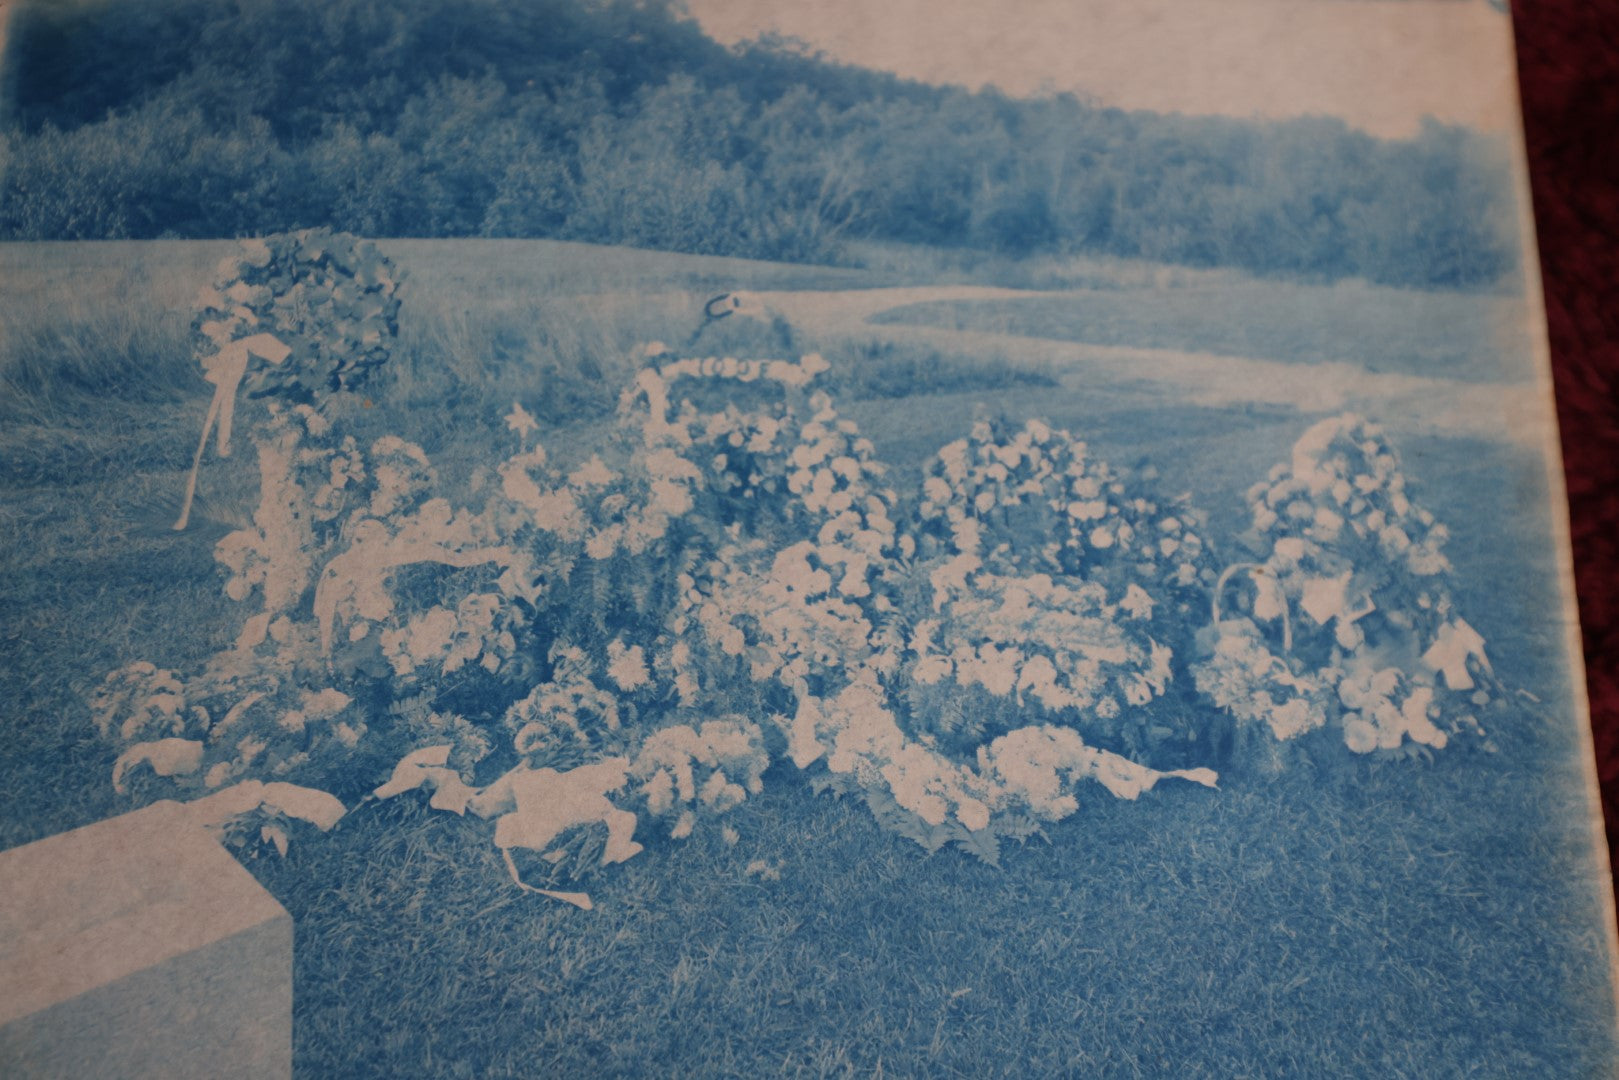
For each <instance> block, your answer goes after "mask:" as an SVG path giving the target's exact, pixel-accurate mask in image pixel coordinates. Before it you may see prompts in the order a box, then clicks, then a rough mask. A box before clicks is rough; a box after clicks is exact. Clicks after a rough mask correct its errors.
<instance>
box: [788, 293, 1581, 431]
mask: <svg viewBox="0 0 1619 1080" xmlns="http://www.w3.org/2000/svg"><path fill="white" fill-rule="evenodd" d="M756 295H757V296H758V298H759V300H760V301H761V302H762V303H763V304H764V305H765V307H766V308H767V310H770V311H774V312H777V313H779V314H781V315H782V316H783V317H785V318H786V319H787V320H788V321H789V322H791V323H792V324H793V325H794V326H795V327H796V328H798V329H799V330H801V331H803V332H805V333H807V334H809V335H810V336H812V337H815V338H817V339H823V340H833V339H836V338H838V337H843V336H849V335H852V334H859V335H860V336H862V337H866V338H870V337H876V338H879V339H882V340H887V341H894V342H901V341H908V342H921V343H925V344H928V345H930V346H932V347H935V348H938V349H940V350H943V351H949V352H971V351H984V352H993V353H998V354H1000V355H1003V356H1006V357H1008V358H1011V359H1016V360H1022V361H1026V362H1034V363H1039V364H1043V365H1048V366H1050V367H1051V368H1052V369H1054V370H1056V371H1057V372H1059V373H1061V374H1064V375H1071V376H1074V377H1076V378H1081V379H1103V380H1106V381H1108V382H1109V383H1118V382H1142V381H1145V382H1151V383H1153V384H1156V385H1157V386H1160V387H1162V388H1163V389H1164V391H1165V392H1166V397H1165V403H1166V404H1190V405H1200V406H1209V407H1229V406H1235V405H1244V404H1253V405H1270V406H1285V407H1291V408H1294V409H1297V410H1298V411H1299V412H1301V413H1304V414H1323V415H1324V414H1330V413H1338V412H1344V411H1356V412H1362V413H1365V414H1366V415H1368V416H1370V417H1372V418H1374V419H1376V420H1377V421H1378V422H1379V423H1381V424H1383V425H1385V426H1386V427H1388V428H1389V429H1390V430H1393V431H1396V432H1398V433H1401V434H1420V435H1452V436H1468V437H1480V438H1487V439H1491V440H1500V441H1508V442H1514V443H1517V444H1519V445H1521V446H1527V447H1540V446H1543V445H1545V442H1544V440H1545V438H1546V436H1547V433H1548V431H1549V430H1550V429H1549V424H1550V423H1551V419H1552V411H1551V404H1550V397H1549V394H1548V392H1547V390H1546V388H1544V387H1540V386H1535V385H1533V384H1530V385H1525V384H1505V385H1503V384H1489V383H1477V382H1462V381H1459V380H1455V379H1446V378H1435V377H1431V376H1420V375H1408V374H1398V373H1388V372H1370V371H1367V370H1366V369H1365V368H1364V367H1362V366H1360V365H1357V364H1354V363H1350V362H1339V363H1322V364H1291V363H1284V362H1280V361H1275V360H1259V359H1252V358H1247V357H1235V356H1225V355H1217V354H1214V353H1203V352H1191V351H1182V350H1175V349H1156V348H1140V347H1125V346H1116V345H1087V344H1077V343H1074V342H1066V341H1053V340H1047V339H1042V338H1031V337H1024V336H1020V335H1016V334H1003V333H988V332H981V331H969V330H949V329H935V328H931V327H921V326H906V325H895V324H887V323H876V322H874V321H872V320H873V318H874V317H875V316H877V315H879V314H881V313H882V312H885V311H891V310H893V309H895V308H898V307H902V306H905V305H909V304H915V303H922V302H930V301H931V302H938V301H963V300H995V299H1005V298H1008V297H1024V298H1029V297H1044V298H1048V299H1060V298H1062V297H1063V296H1064V295H1069V294H1064V293H1061V292H1046V293H1037V292H1028V291H1020V290H1015V289H1000V288H990V287H984V286H970V285H948V286H914V287H904V288H885V289H854V290H835V291H814V292H761V293H758V294H756Z"/></svg>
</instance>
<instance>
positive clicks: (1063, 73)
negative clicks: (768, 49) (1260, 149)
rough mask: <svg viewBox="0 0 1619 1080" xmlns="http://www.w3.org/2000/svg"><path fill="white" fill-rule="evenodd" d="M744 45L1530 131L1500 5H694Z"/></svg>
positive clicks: (1089, 89) (1364, 120)
mask: <svg viewBox="0 0 1619 1080" xmlns="http://www.w3.org/2000/svg"><path fill="white" fill-rule="evenodd" d="M687 6H688V9H689V10H690V12H691V14H692V15H693V16H695V17H696V18H697V20H698V21H699V23H701V25H702V26H703V27H704V29H705V30H707V31H708V33H709V34H710V35H712V36H713V37H715V38H717V39H718V40H720V41H722V42H725V43H727V44H731V43H734V42H737V41H742V40H747V39H751V38H754V37H757V36H758V35H760V34H762V33H765V32H768V31H775V32H777V33H781V34H785V35H789V36H792V37H796V38H800V39H802V40H803V41H805V42H807V43H808V44H809V45H810V46H811V47H812V48H814V49H816V50H819V51H821V52H824V53H825V54H826V55H827V56H829V57H831V58H832V59H835V60H838V61H841V62H843V63H848V64H855V65H859V66H861V67H870V68H878V69H881V70H885V71H893V72H896V73H898V74H900V75H902V76H905V77H907V78H913V79H920V80H923V81H925V82H931V83H957V84H961V85H965V86H967V87H969V88H972V89H977V88H979V87H981V86H983V85H985V84H993V85H995V86H998V87H1000V88H1001V89H1002V90H1003V91H1005V92H1007V93H1009V94H1014V95H1020V96H1021V95H1028V94H1035V93H1039V92H1041V91H1044V90H1058V91H1072V92H1075V93H1077V94H1080V95H1082V96H1084V97H1086V98H1088V99H1090V100H1093V101H1096V102H1098V103H1100V104H1103V105H1116V106H1118V107H1120V108H1126V109H1151V110H1153V111H1156V112H1183V113H1193V114H1221V115H1227V116H1239V117H1249V116H1259V117H1266V118H1279V117H1289V116H1300V115H1306V114H1327V115H1331V116H1339V117H1342V118H1343V119H1344V120H1345V121H1347V122H1348V123H1350V124H1351V125H1353V126H1355V127H1358V128H1361V129H1363V130H1365V131H1369V132H1371V133H1372V134H1375V135H1381V136H1385V137H1391V138H1399V137H1403V136H1408V135H1411V134H1413V133H1415V132H1416V130H1417V128H1418V126H1419V124H1420V123H1421V119H1422V117H1423V115H1424V114H1427V115H1431V116H1434V117H1435V118H1437V119H1440V120H1443V121H1446V122H1448V123H1457V124H1466V125H1469V126H1471V127H1476V128H1480V129H1482V130H1485V131H1503V130H1507V129H1509V128H1511V127H1512V126H1513V125H1514V124H1515V123H1516V119H1517V82H1516V69H1515V66H1514V62H1513V56H1512V36H1511V31H1512V25H1511V19H1510V18H1509V17H1508V16H1507V15H1506V13H1505V12H1503V11H1500V10H1497V9H1496V8H1495V7H1493V6H1492V5H1491V4H1490V3H1489V2H1488V0H995V2H994V3H991V2H989V0H687Z"/></svg>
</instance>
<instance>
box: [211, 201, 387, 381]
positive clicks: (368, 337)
mask: <svg viewBox="0 0 1619 1080" xmlns="http://www.w3.org/2000/svg"><path fill="white" fill-rule="evenodd" d="M402 280H403V275H402V274H401V273H400V271H398V270H397V269H396V268H395V267H394V266H393V264H392V263H391V262H390V261H389V260H388V259H387V258H386V257H384V256H383V255H382V254H381V253H380V252H379V251H377V248H376V245H374V244H372V243H371V242H370V241H368V240H359V239H357V238H355V237H353V236H350V235H348V234H346V233H334V232H332V231H330V230H328V229H309V230H305V231H303V232H297V233H283V234H278V235H275V236H270V237H267V238H265V239H263V240H248V241H245V242H243V244H242V245H241V251H240V253H239V254H237V255H234V256H230V257H228V258H226V259H225V260H223V261H222V262H221V263H220V264H219V268H218V272H217V276H216V278H215V281H214V284H212V285H210V286H208V287H206V288H204V289H203V290H202V292H201V294H200V295H199V296H198V298H197V315H196V319H195V322H194V324H193V329H194V331H195V337H196V339H197V345H198V349H199V352H200V354H201V355H203V356H204V357H205V358H207V357H212V356H214V355H216V354H218V353H220V352H222V351H224V350H225V349H226V348H227V347H228V346H230V345H231V344H232V343H233V342H237V341H243V340H247V339H249V338H252V337H253V336H255V335H259V334H269V335H271V336H272V337H273V338H275V339H276V340H277V341H279V342H281V343H282V344H283V345H284V346H285V347H286V348H287V349H289V350H290V355H285V356H284V358H283V359H281V360H279V361H277V362H274V363H266V364H262V365H257V366H255V367H253V368H252V369H251V370H248V371H247V372H246V373H245V378H244V379H243V381H244V382H245V384H246V386H247V390H248V393H249V394H250V395H251V396H255V397H258V396H270V395H273V396H276V397H280V398H282V399H284V400H290V401H300V402H310V401H314V400H316V399H317V398H319V397H320V396H321V395H323V394H324V393H326V392H329V391H332V390H350V389H353V388H354V387H355V386H356V385H358V384H359V383H360V382H361V381H362V380H363V379H364V378H365V376H366V375H367V374H369V373H370V372H371V371H372V370H373V369H375V368H376V367H377V366H379V365H380V364H382V363H384V362H386V360H387V359H388V356H389V352H390V349H391V347H392V343H393V339H394V338H395V336H396V335H397V334H398V329H399V296H398V292H399V285H400V282H401V281H402Z"/></svg>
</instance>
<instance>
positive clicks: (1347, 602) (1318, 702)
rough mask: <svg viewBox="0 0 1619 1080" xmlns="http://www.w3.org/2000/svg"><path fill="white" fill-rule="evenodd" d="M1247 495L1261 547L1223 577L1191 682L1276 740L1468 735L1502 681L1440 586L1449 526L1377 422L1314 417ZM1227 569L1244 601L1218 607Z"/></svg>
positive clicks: (1446, 571)
mask: <svg viewBox="0 0 1619 1080" xmlns="http://www.w3.org/2000/svg"><path fill="white" fill-rule="evenodd" d="M1248 501H1249V505H1250V509H1251V511H1252V514H1253V534H1252V536H1251V537H1250V538H1249V539H1250V541H1251V543H1252V545H1253V546H1254V547H1255V548H1256V549H1257V550H1258V551H1259V553H1260V555H1261V558H1260V559H1259V560H1258V561H1256V562H1254V563H1248V564H1238V566H1237V567H1233V568H1232V571H1228V573H1227V574H1226V575H1222V580H1221V582H1220V586H1221V587H1220V588H1219V589H1217V590H1216V591H1215V594H1214V596H1213V598H1212V603H1213V610H1214V618H1213V623H1214V625H1213V626H1212V627H1211V628H1210V630H1209V631H1207V632H1205V634H1204V651H1205V653H1206V654H1207V655H1206V657H1205V658H1204V659H1203V660H1202V661H1201V662H1200V663H1199V664H1198V665H1197V670H1196V681H1197V685H1198V688H1199V689H1200V690H1202V691H1203V692H1204V693H1205V694H1206V695H1208V697H1209V698H1210V699H1211V700H1213V701H1214V703H1215V704H1217V705H1219V706H1221V707H1222V708H1225V709H1227V710H1229V711H1230V712H1231V713H1232V714H1233V715H1235V716H1236V717H1237V718H1238V720H1239V721H1240V722H1241V723H1243V724H1247V725H1255V724H1264V725H1266V726H1267V727H1268V728H1269V731H1270V733H1271V734H1272V735H1273V736H1274V737H1275V738H1276V739H1278V740H1288V739H1293V738H1297V737H1298V736H1301V735H1303V734H1305V733H1306V732H1309V731H1312V730H1315V729H1319V728H1329V729H1331V730H1333V731H1334V732H1335V733H1336V734H1337V735H1338V736H1339V737H1341V739H1342V741H1343V743H1344V745H1345V746H1347V747H1348V748H1349V749H1350V750H1351V751H1354V752H1355V753H1357V754H1367V753H1372V752H1374V751H1379V752H1384V753H1393V752H1402V751H1405V750H1408V749H1410V748H1412V747H1416V748H1419V749H1422V750H1438V749H1442V748H1443V747H1444V746H1445V745H1446V744H1447V743H1448V742H1449V740H1450V739H1451V738H1453V737H1455V736H1457V735H1458V734H1467V735H1471V736H1482V735H1483V729H1482V727H1481V725H1480V724H1479V721H1478V719H1477V713H1478V712H1479V711H1480V710H1481V709H1482V708H1483V707H1484V706H1487V705H1489V704H1490V702H1491V701H1492V699H1499V698H1500V697H1501V696H1502V694H1503V691H1502V689H1501V686H1500V683H1499V680H1497V679H1496V677H1495V674H1494V671H1493V670H1492V668H1491V666H1490V662H1489V658H1488V657H1487V656H1486V654H1485V651H1484V639H1483V638H1482V637H1481V636H1480V635H1479V634H1478V632H1477V631H1475V630H1474V629H1473V628H1472V627H1471V626H1469V625H1468V623H1467V622H1466V621H1465V620H1464V619H1463V618H1462V617H1461V615H1460V614H1459V613H1458V612H1457V610H1456V607H1455V603H1454V601H1453V600H1452V597H1451V593H1450V589H1449V576H1450V570H1451V567H1450V563H1449V561H1448V560H1447V559H1446V558H1445V556H1444V554H1443V551H1442V548H1443V546H1444V543H1445V540H1446V539H1447V537H1448V533H1447V531H1446V529H1445V527H1444V525H1442V524H1440V523H1439V522H1438V521H1437V520H1436V519H1435V518H1434V516H1433V514H1432V513H1430V512H1429V511H1427V510H1425V509H1423V508H1422V507H1421V506H1420V505H1419V504H1417V503H1416V502H1415V501H1413V499H1412V496H1411V492H1410V490H1409V485H1408V483H1407V480H1406V477H1405V474H1404V472H1403V471H1402V469H1401V467H1400V462H1399V458H1398V456H1397V455H1396V454H1395V452H1394V450H1393V448H1392V447H1390V446H1389V444H1388V441H1387V439H1386V438H1385V437H1384V435H1383V433H1382V431H1381V430H1380V429H1379V428H1377V427H1376V426H1375V425H1373V424H1371V423H1368V422H1367V421H1366V420H1364V419H1362V418H1361V417H1357V416H1340V417H1335V418H1332V419H1329V420H1323V421H1321V422H1320V423H1318V424H1316V425H1315V426H1313V427H1311V428H1310V429H1309V430H1308V431H1306V432H1305V433H1304V435H1303V436H1302V437H1301V438H1300V439H1299V440H1298V442H1297V443H1296V444H1295V446H1294V447H1293V453H1292V458H1291V460H1290V461H1287V462H1284V463H1282V464H1279V465H1277V466H1276V467H1275V468H1274V469H1272V470H1271V474H1270V477H1269V478H1268V479H1267V480H1266V481H1264V482H1262V483H1259V484H1256V485H1255V486H1254V487H1253V488H1251V489H1250V490H1249V492H1248ZM1239 576H1240V577H1245V579H1246V582H1247V585H1246V588H1245V590H1244V591H1245V593H1246V596H1245V597H1244V598H1243V600H1242V601H1241V602H1243V603H1245V611H1244V612H1243V613H1237V614H1233V615H1232V617H1230V618H1226V617H1225V616H1224V615H1222V613H1221V606H1220V605H1221V598H1222V596H1223V595H1224V594H1225V593H1226V591H1227V588H1228V586H1229V585H1230V582H1231V581H1233V580H1237V579H1239ZM1278 628H1279V629H1280V632H1279V633H1278Z"/></svg>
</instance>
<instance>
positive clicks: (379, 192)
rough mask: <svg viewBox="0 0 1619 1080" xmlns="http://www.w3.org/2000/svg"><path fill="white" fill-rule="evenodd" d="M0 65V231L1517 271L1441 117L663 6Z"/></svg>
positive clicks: (121, 25)
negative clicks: (807, 30)
mask: <svg viewBox="0 0 1619 1080" xmlns="http://www.w3.org/2000/svg"><path fill="white" fill-rule="evenodd" d="M294 43H296V44H294ZM294 49H296V50H297V54H296V55H294V54H293V52H292V50H294ZM6 59H7V61H8V68H9V70H10V71H11V73H12V77H11V80H10V81H9V83H8V86H9V88H10V89H9V96H10V97H11V99H12V100H10V101H9V102H7V103H6V104H7V105H8V106H9V108H8V109H0V114H3V115H8V116H9V117H10V118H11V120H12V123H11V124H10V125H9V127H8V129H7V130H5V131H3V132H0V137H3V139H4V149H3V150H0V153H3V154H4V156H5V157H6V159H7V169H6V171H5V173H4V175H3V176H0V236H6V237H11V238H17V239H47V238H53V239H55V238H61V239H67V238H92V237H101V238H107V237H125V236H128V237H152V236H163V235H182V236H239V235H244V234H262V233H267V232H276V231H285V230H290V229H296V228H303V227H309V226H313V225H330V226H332V227H335V228H342V229H349V230H353V231H356V232H360V233H363V234H365V235H395V236H397V235H412V236H471V235H491V236H550V237H558V238H563V239H573V240H587V241H594V242H601V243H629V244H633V245H635V246H638V247H651V248H663V249H673V250H681V251H690V252H721V253H725V254H731V255H745V256H756V257H769V258H777V259H789V260H809V261H815V260H825V259H828V258H831V257H835V256H837V255H838V254H839V249H840V244H841V242H842V241H843V240H844V239H845V238H848V237H853V236H864V237H870V238H875V239H880V240H886V241H898V242H905V243H922V244H930V245H940V246H945V247H953V248H960V247H969V248H973V249H977V250H982V251H994V252H1004V253H1008V254H1012V255H1025V254H1029V253H1033V252H1086V253H1096V254H1108V255H1119V256H1126V257H1139V258H1146V259H1152V260H1158V261H1165V262H1175V263H1183V264H1190V265H1197V266H1214V265H1222V266H1238V267H1242V268H1244V269H1247V270H1251V271H1254V272H1257V273H1260V274H1267V275H1271V274H1285V275H1307V276H1312V277H1328V278H1336V277H1343V276H1348V275H1360V276H1364V277H1367V278H1371V279H1373V280H1377V281H1384V282H1389V283H1394V284H1401V285H1406V284H1410V285H1426V286H1447V287H1481V286H1487V285H1489V284H1490V283H1492V282H1494V281H1496V280H1497V279H1498V278H1499V277H1500V276H1501V275H1503V274H1504V273H1506V272H1509V271H1510V269H1511V267H1512V265H1513V264H1514V262H1515V260H1516V249H1515V244H1516V240H1515V238H1514V237H1513V236H1512V235H1510V234H1509V233H1503V232H1502V231H1501V230H1500V229H1499V228H1498V226H1497V223H1499V222H1503V221H1512V220H1515V216H1514V215H1513V214H1511V213H1509V212H1507V207H1508V205H1509V203H1508V200H1509V199H1510V198H1511V194H1510V192H1511V182H1510V169H1509V166H1508V163H1507V162H1506V161H1505V159H1504V158H1503V157H1502V155H1501V152H1500V150H1499V148H1498V147H1497V146H1496V145H1495V144H1494V143H1493V142H1492V141H1491V140H1490V139H1488V138H1486V137H1483V136H1479V135H1476V134H1473V133H1470V132H1468V131H1466V130H1465V129H1460V128H1450V127H1444V126H1442V125H1439V124H1429V125H1428V126H1427V127H1425V128H1423V129H1422V131H1421V132H1420V133H1419V134H1418V135H1417V136H1416V137H1414V138H1411V139H1407V140H1402V141H1380V140H1377V139H1374V138H1372V137H1370V136H1368V135H1364V134H1361V133H1359V132H1355V131H1352V130H1350V129H1349V128H1348V127H1347V126H1345V125H1344V124H1343V123H1342V122H1341V121H1336V120H1330V119H1321V118H1307V119H1301V120H1295V121H1288V122H1285V123H1273V124H1263V123H1259V122H1248V121H1235V120H1221V119H1193V118H1188V117H1183V116H1160V115H1154V114H1149V113H1127V112H1121V111H1119V110H1111V109H1102V108H1097V107H1093V106H1090V105H1087V104H1084V103H1082V102H1080V101H1078V100H1076V99H1075V98H1073V97H1071V96H1056V97H1050V98H1043V99H1037V100H1011V99H1008V98H1006V97H1005V96H1003V95H1001V94H999V93H997V92H994V91H992V90H991V91H983V92H979V93H968V92H966V91H964V90H961V89H959V88H950V87H927V86H923V85H920V84H916V83H908V82H905V81H903V80H900V79H898V78H896V77H893V76H889V75H885V74H881V73H877V72H872V71H865V70H860V69H855V68H848V67H841V66H838V65H835V64H831V63H828V62H824V61H822V60H818V59H814V58H810V57H806V56H804V55H802V54H800V53H795V52H794V51H793V50H792V48H791V46H790V45H789V44H788V43H782V42H775V43H771V42H758V43H754V44H752V45H749V46H744V47H742V48H739V49H726V48H724V47H722V46H721V45H719V44H718V43H717V42H715V41H713V40H711V39H709V38H707V37H706V36H705V35H704V34H703V32H702V31H701V29H700V28H699V27H698V25H697V24H696V23H695V22H693V21H692V20H691V19H689V18H686V17H684V16H683V15H682V13H681V12H680V9H679V8H678V6H677V5H674V4H672V3H668V2H663V0H659V2H653V3H620V2H590V0H586V2H574V0H544V2H540V3H532V2H530V3H520V4H517V3H507V2H502V0H476V2H467V0H420V2H416V3H410V4H398V5H391V6H378V5H375V4H370V3H364V2H362V0H342V2H332V0H320V2H316V0H281V2H279V3H274V4H271V3H262V2H260V3H242V4H236V5H231V6H230V7H228V8H227V7H221V6H220V5H218V4H216V3H213V2H211V0H149V2H147V3H143V4H141V5H139V7H138V8H134V7H132V6H131V5H127V4H117V3H110V2H107V0H89V2H82V3H74V4H48V3H33V4H25V5H23V6H22V8H21V10H20V11H19V13H18V14H17V16H16V17H15V18H14V19H13V20H12V26H11V27H10V38H9V41H8V46H7V57H6Z"/></svg>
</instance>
